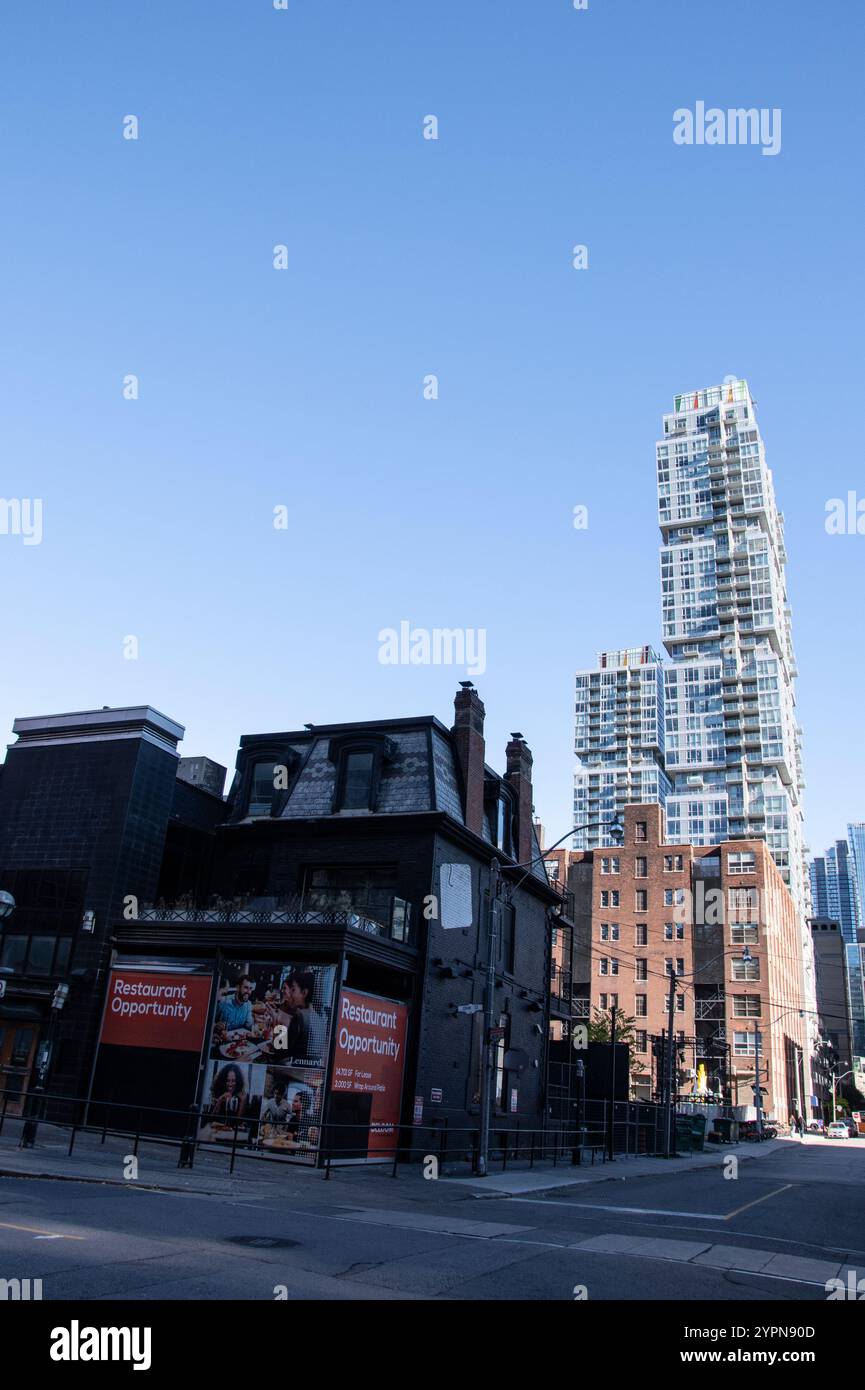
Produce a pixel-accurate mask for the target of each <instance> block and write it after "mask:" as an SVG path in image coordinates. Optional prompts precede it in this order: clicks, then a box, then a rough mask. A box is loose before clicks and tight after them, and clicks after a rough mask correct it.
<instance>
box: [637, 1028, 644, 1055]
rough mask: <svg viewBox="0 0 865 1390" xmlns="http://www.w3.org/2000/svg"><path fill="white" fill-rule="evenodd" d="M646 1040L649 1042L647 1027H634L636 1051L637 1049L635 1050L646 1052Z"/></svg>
mask: <svg viewBox="0 0 865 1390" xmlns="http://www.w3.org/2000/svg"><path fill="white" fill-rule="evenodd" d="M646 1042H647V1037H646V1030H645V1028H635V1029H634V1051H635V1052H645V1050H646Z"/></svg>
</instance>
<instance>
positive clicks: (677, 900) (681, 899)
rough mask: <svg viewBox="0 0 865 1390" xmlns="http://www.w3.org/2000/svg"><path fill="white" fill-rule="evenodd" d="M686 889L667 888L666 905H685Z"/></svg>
mask: <svg viewBox="0 0 865 1390" xmlns="http://www.w3.org/2000/svg"><path fill="white" fill-rule="evenodd" d="M684 905H685V890H684V888H665V889H664V907H684Z"/></svg>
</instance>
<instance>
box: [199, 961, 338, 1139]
mask: <svg viewBox="0 0 865 1390" xmlns="http://www.w3.org/2000/svg"><path fill="white" fill-rule="evenodd" d="M335 981H336V967H335V966H333V965H305V964H304V965H287V964H284V963H282V962H278V963H274V962H266V963H263V962H241V961H226V962H225V964H224V967H223V970H222V972H221V978H220V983H219V989H218V992H217V999H216V1008H215V1011H214V1017H213V1028H212V1032H211V1040H210V1049H209V1057H210V1061H209V1064H208V1068H207V1074H206V1076H205V1082H204V1093H203V1096H202V1106H201V1125H200V1130H199V1137H200V1139H201V1140H202V1141H204V1142H208V1141H216V1142H228V1143H237V1144H239V1145H242V1146H243V1147H245V1148H247V1149H260V1150H267V1151H275V1152H283V1153H293V1154H296V1155H297V1157H299V1158H301V1157H308V1158H309V1160H310V1161H314V1158H315V1151H316V1149H317V1147H318V1143H319V1136H320V1129H321V1111H322V1098H323V1095H324V1078H325V1070H326V1067H327V1051H328V1043H329V1040H330V1025H331V1017H332V1013H333V995H334V987H335Z"/></svg>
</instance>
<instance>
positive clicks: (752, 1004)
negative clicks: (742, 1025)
mask: <svg viewBox="0 0 865 1390" xmlns="http://www.w3.org/2000/svg"><path fill="white" fill-rule="evenodd" d="M761 1012H762V1001H761V999H760V996H759V994H734V995H733V1017H734V1018H759V1017H760V1014H761Z"/></svg>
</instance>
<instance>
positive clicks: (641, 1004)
mask: <svg viewBox="0 0 865 1390" xmlns="http://www.w3.org/2000/svg"><path fill="white" fill-rule="evenodd" d="M648 1003H649V996H648V995H647V994H635V995H634V1015H635V1016H636V1017H637V1018H645V1017H646V1015H647V1014H648V1012H649V1008H648Z"/></svg>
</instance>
